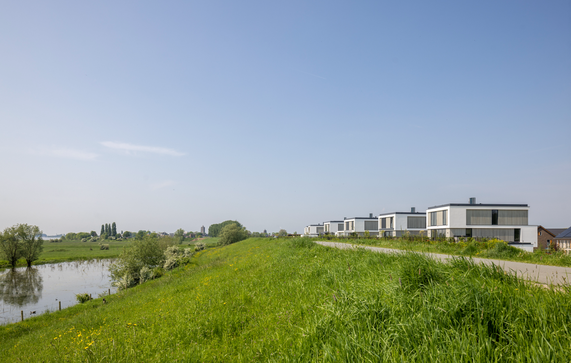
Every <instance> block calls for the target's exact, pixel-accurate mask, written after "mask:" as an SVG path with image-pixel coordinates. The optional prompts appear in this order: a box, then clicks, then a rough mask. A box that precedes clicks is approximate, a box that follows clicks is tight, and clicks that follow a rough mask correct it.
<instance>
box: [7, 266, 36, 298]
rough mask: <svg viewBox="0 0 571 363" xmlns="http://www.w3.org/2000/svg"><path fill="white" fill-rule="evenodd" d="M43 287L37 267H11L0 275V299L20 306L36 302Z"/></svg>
mask: <svg viewBox="0 0 571 363" xmlns="http://www.w3.org/2000/svg"><path fill="white" fill-rule="evenodd" d="M43 288H44V285H43V279H42V275H41V274H40V273H39V271H38V269H37V268H34V267H30V268H26V269H24V270H21V269H13V270H9V271H8V272H7V273H5V274H2V275H0V301H3V302H4V303H6V304H9V305H15V306H18V307H22V306H25V305H29V304H35V303H37V302H38V301H39V300H40V298H41V297H42V290H43Z"/></svg>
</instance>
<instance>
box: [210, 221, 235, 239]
mask: <svg viewBox="0 0 571 363" xmlns="http://www.w3.org/2000/svg"><path fill="white" fill-rule="evenodd" d="M229 224H236V225H237V226H238V227H243V226H242V225H241V224H240V222H238V221H230V220H228V221H224V222H222V223H218V224H212V225H210V227H208V235H209V236H210V237H218V236H219V235H220V232H222V229H223V228H224V227H226V226H227V225H229Z"/></svg>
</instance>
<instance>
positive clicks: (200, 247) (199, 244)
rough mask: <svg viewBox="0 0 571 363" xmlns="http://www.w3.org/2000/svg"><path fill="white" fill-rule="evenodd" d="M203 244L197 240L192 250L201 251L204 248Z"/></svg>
mask: <svg viewBox="0 0 571 363" xmlns="http://www.w3.org/2000/svg"><path fill="white" fill-rule="evenodd" d="M204 247H205V245H204V243H202V242H198V243H197V244H195V245H194V250H195V251H197V252H198V251H202V250H203V249H204Z"/></svg>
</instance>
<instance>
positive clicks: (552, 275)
mask: <svg viewBox="0 0 571 363" xmlns="http://www.w3.org/2000/svg"><path fill="white" fill-rule="evenodd" d="M316 243H317V244H320V245H322V246H327V247H334V248H340V249H355V248H363V249H366V250H370V251H374V252H382V253H405V252H408V251H405V250H397V249H393V248H382V247H372V246H364V245H353V244H350V243H340V242H324V241H316ZM416 253H422V254H425V255H429V256H430V257H432V258H434V259H436V260H441V261H447V260H449V259H451V258H453V257H459V256H453V255H443V254H439V253H428V252H416ZM473 260H474V262H476V263H483V264H486V265H491V264H494V265H497V266H500V267H501V268H503V269H504V271H512V272H516V273H517V276H518V277H522V278H524V279H526V280H530V281H533V282H538V283H541V284H553V285H563V284H569V283H570V282H571V268H569V267H560V266H547V265H536V264H533V263H525V262H514V261H503V260H491V259H487V258H473Z"/></svg>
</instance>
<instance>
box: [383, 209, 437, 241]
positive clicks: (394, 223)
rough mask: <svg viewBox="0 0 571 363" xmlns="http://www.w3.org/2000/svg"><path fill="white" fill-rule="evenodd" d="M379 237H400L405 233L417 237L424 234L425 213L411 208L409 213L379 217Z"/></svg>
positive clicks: (386, 214) (385, 214) (394, 213)
mask: <svg viewBox="0 0 571 363" xmlns="http://www.w3.org/2000/svg"><path fill="white" fill-rule="evenodd" d="M378 218H379V236H383V237H401V236H403V235H405V234H406V233H407V232H408V234H410V235H419V234H420V233H421V232H422V233H424V232H426V213H420V212H417V211H416V210H415V208H414V207H413V208H411V209H410V212H392V213H384V214H381V215H379V217H378Z"/></svg>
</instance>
